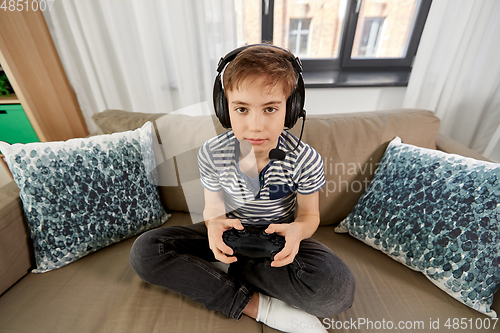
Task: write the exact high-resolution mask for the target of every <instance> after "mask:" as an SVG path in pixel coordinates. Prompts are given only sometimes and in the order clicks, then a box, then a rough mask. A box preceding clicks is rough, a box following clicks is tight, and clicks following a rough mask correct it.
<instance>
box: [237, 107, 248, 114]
mask: <svg viewBox="0 0 500 333" xmlns="http://www.w3.org/2000/svg"><path fill="white" fill-rule="evenodd" d="M236 112H238V113H245V112H247V109H245V108H236Z"/></svg>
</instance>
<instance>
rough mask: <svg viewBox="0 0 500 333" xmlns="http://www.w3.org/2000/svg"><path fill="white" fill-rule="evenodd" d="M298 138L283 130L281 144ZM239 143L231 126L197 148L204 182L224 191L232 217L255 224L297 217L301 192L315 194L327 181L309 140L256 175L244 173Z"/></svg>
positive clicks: (286, 147)
mask: <svg viewBox="0 0 500 333" xmlns="http://www.w3.org/2000/svg"><path fill="white" fill-rule="evenodd" d="M298 141H299V140H298V138H297V137H295V136H294V135H293V134H291V133H290V132H288V131H285V130H284V131H283V132H282V133H281V135H280V138H279V140H278V147H279V149H281V150H284V151H289V150H292V149H293V147H295V145H296V144H297V142H298ZM239 146H240V145H239V141H238V140H237V139H236V137H235V135H234V133H233V131H232V130H230V131H228V132H225V133H223V134H221V135H218V136H216V137H215V138H212V139H210V140H208V141H207V142H205V143H204V144H203V146H202V147H201V148H200V150H199V152H198V166H199V168H200V180H201V184H202V185H203V187H204V188H206V189H208V190H209V191H212V192H218V191H221V190H223V191H224V193H223V194H224V204H225V207H226V216H227V217H228V218H237V219H240V220H241V221H242V222H243V223H252V224H269V223H289V222H293V221H294V213H295V202H296V200H295V199H296V196H297V192H298V193H300V194H312V193H314V192H317V191H319V190H320V189H321V188H322V187H323V186H324V185H325V184H326V182H325V174H324V170H323V160H322V159H321V155H320V154H319V153H318V152H317V151H316V150H314V149H313V148H312V147H311V146H309V145H308V144H306V143H304V142H301V143H300V144H299V147H298V148H297V149H296V150H295V151H294V152H292V153H289V154H287V155H286V157H285V159H284V160H283V161H270V162H269V163H268V164H267V166H266V167H265V168H264V169H262V171H261V172H260V173H259V175H258V177H257V178H256V179H251V178H250V177H248V176H247V175H245V174H244V173H243V172H241V170H240V168H239V162H238V161H239Z"/></svg>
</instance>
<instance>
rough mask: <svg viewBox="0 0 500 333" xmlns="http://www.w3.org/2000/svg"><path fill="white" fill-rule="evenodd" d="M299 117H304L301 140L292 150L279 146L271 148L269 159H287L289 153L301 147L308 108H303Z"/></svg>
mask: <svg viewBox="0 0 500 333" xmlns="http://www.w3.org/2000/svg"><path fill="white" fill-rule="evenodd" d="M299 118H302V128H301V130H300V136H299V141H298V142H297V144H296V145H295V147H294V148H293V149H292V150H289V151H286V152H285V151H283V150H281V149H278V148H273V149H271V151H270V152H269V159H270V160H271V161H283V160H285V157H286V155H287V154H290V153H292V152H294V151H295V150H297V148H298V147H299V145H300V141H301V140H302V133H304V124H305V123H306V110H302V112H301V113H300V115H299Z"/></svg>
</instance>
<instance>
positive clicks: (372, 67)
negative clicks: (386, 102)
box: [261, 0, 432, 87]
mask: <svg viewBox="0 0 500 333" xmlns="http://www.w3.org/2000/svg"><path fill="white" fill-rule="evenodd" d="M361 4H362V0H348V3H347V10H346V19H345V20H344V22H343V25H342V33H341V37H340V38H341V40H340V47H339V57H338V58H314V59H305V58H304V59H301V62H302V65H303V69H304V79H305V81H306V87H308V86H309V87H323V86H337V85H342V86H343V85H344V84H342V83H341V82H340V81H346V80H338V78H339V77H341V76H343V75H344V76H345V75H349V74H348V73H357V74H365V73H369V72H377V75H380V74H381V73H382V74H384V73H387V74H388V75H393V76H394V75H395V76H398V77H399V79H396V81H395V82H393V83H388V84H387V83H381V84H377V83H376V82H372V83H368V85H372V86H373V85H375V86H377V85H379V86H387V85H389V86H406V85H407V84H408V78H409V73H410V72H411V67H412V65H413V60H414V57H415V55H416V52H417V48H418V44H419V42H420V38H421V36H422V31H423V29H424V25H425V21H426V20H427V16H428V14H429V9H430V7H431V4H432V0H421V4H420V7H419V10H418V13H417V16H416V18H415V24H414V27H413V31H412V33H411V37H410V41H409V44H408V49H407V52H406V56H405V57H404V58H386V59H373V58H370V59H351V53H352V48H353V45H354V37H355V33H356V26H357V22H358V18H359V11H360V8H361ZM261 9H262V11H261V12H262V13H261V23H262V25H261V29H262V30H261V40H262V41H263V42H272V41H273V27H274V25H273V24H274V0H262V5H261ZM320 72H322V74H321V75H319V76H318V74H319V73H320ZM328 73H331V74H332V77H334V79H333V80H331V79H326V80H325V83H321V81H322V80H323V79H321V78H319V79H314V80H313V81H315V82H316V83H309V84H308V82H307V81H308V80H307V78H308V77H323V78H326V76H325V74H326V75H328ZM405 73H406V75H405ZM347 85H349V84H347ZM354 86H365V84H362V83H359V82H358V83H357V84H354Z"/></svg>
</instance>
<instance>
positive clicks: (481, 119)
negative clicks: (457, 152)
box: [403, 0, 500, 159]
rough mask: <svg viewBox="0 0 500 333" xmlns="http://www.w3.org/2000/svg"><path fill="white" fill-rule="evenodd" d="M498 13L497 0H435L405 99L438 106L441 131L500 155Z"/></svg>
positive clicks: (489, 154)
mask: <svg viewBox="0 0 500 333" xmlns="http://www.w3.org/2000/svg"><path fill="white" fill-rule="evenodd" d="M499 17H500V1H497V0H439V1H433V2H432V6H431V10H430V12H429V16H428V19H427V22H426V25H425V29H424V32H423V34H422V39H421V41H420V45H419V49H418V52H417V56H416V58H415V63H414V66H413V69H412V74H411V77H410V82H409V84H408V89H407V92H406V96H405V100H404V104H403V106H404V107H406V108H423V109H428V110H433V111H434V112H435V113H436V115H437V116H438V117H439V118H440V119H441V133H443V134H445V135H447V136H449V137H451V138H453V139H455V140H457V141H459V142H461V143H463V144H465V145H466V146H468V147H470V148H471V149H473V150H476V151H478V152H480V153H483V154H484V155H486V156H487V157H490V158H494V159H498V157H500V144H498V143H499V141H500V140H499V139H500V127H499V126H500V60H499V59H500V43H499V37H498V36H500V19H499ZM497 146H498V147H497ZM497 155H498V156H497Z"/></svg>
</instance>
